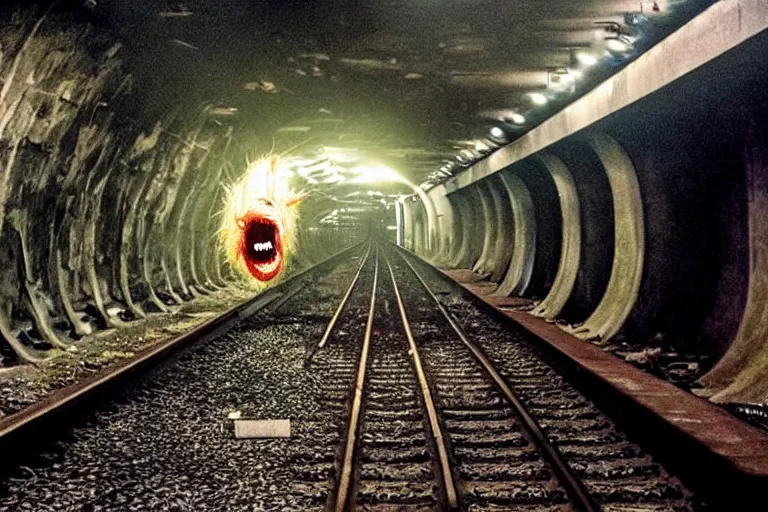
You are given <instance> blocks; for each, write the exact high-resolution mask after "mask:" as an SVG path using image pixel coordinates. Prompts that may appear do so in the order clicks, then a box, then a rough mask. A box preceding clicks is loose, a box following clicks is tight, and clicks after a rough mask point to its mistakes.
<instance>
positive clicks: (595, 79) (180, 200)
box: [0, 0, 768, 404]
mask: <svg viewBox="0 0 768 512" xmlns="http://www.w3.org/2000/svg"><path fill="white" fill-rule="evenodd" d="M438 4H439V5H438ZM766 29H768V3H766V2H765V1H763V0H721V1H696V0H689V1H683V0H677V1H673V0H669V1H659V2H656V1H643V0H609V1H598V0H583V1H575V0H569V1H559V0H553V1H542V0H536V1H533V0H531V1H528V0H525V1H516V2H512V1H501V2H484V1H476V2H475V1H470V2H462V3H457V2H438V3H435V2H417V1H413V2H400V3H393V2H373V1H371V2H368V1H365V0H358V1H342V2H320V1H307V2H301V1H286V2H277V1H274V2H256V1H250V0H231V1H228V2H221V5H219V2H203V1H200V0H188V1H186V2H171V1H164V0H135V1H130V2H117V1H106V0H105V1H102V0H83V1H76V0H54V1H50V2H12V1H11V2H3V5H2V6H0V357H1V359H0V366H2V367H4V368H5V367H7V368H10V367H13V366H17V365H22V364H37V363H40V362H42V361H44V360H47V359H48V358H51V357H56V356H57V355H60V354H63V353H66V352H67V351H68V350H70V348H71V347H72V346H76V345H77V344H78V343H80V342H81V341H80V340H81V339H83V338H87V337H88V336H89V335H92V334H93V333H95V332H97V331H100V330H104V329H118V330H119V329H121V328H123V327H124V326H126V325H130V324H131V323H132V322H137V321H141V319H143V318H146V317H147V316H148V315H158V314H165V313H168V312H169V311H172V310H173V309H174V308H176V307H177V306H179V305H182V304H185V303H187V302H190V301H194V300H197V299H198V298H199V297H201V296H205V295H211V294H213V293H215V292H217V291H220V290H224V289H232V288H246V289H247V288H248V286H249V284H248V282H247V280H244V279H243V278H242V277H240V276H239V275H237V274H236V273H235V272H233V270H232V268H231V265H230V264H229V263H228V262H227V260H226V258H225V257H224V254H223V252H222V250H221V248H220V247H219V245H218V243H217V239H218V233H219V230H220V227H221V216H222V215H223V213H222V212H223V211H224V205H225V204H226V201H227V194H228V192H229V190H230V187H231V185H232V184H234V183H235V182H236V181H237V180H238V179H239V178H240V177H241V176H242V175H243V173H244V172H245V171H246V167H247V163H248V162H251V161H254V160H255V159H258V158H264V157H269V156H272V155H278V156H279V157H280V159H281V162H282V163H281V166H282V167H281V172H282V176H283V178H284V179H285V180H289V181H290V182H291V183H293V184H294V186H295V188H296V189H297V190H298V189H300V190H304V191H306V192H307V193H308V196H307V198H306V199H305V200H304V202H303V204H302V205H301V206H300V210H299V212H300V213H299V220H298V221H297V226H296V233H295V236H296V239H297V248H296V252H295V255H294V256H293V258H292V259H291V261H290V262H289V265H288V266H287V268H286V270H285V272H286V274H288V275H290V274H291V273H294V272H296V271H298V270H301V269H302V268H307V267H309V266H310V265H312V264H313V263H316V262H319V261H321V260H323V259H324V258H327V257H328V256H330V255H331V254H334V253H336V252H338V251H339V250H341V249H342V248H344V247H348V246H351V245H352V244H354V243H357V242H360V241H363V240H364V239H366V238H367V237H368V236H369V234H370V233H371V232H372V231H381V232H383V233H385V234H387V235H389V236H390V237H391V238H392V240H393V241H396V242H397V243H399V244H400V245H402V246H403V247H405V248H406V249H409V250H411V251H413V252H415V253H416V254H418V255H420V256H422V257H424V258H426V259H427V260H429V261H431V262H432V263H434V264H435V265H437V266H439V267H442V268H446V269H465V270H468V271H471V272H473V273H474V274H475V275H476V276H477V279H478V280H484V281H485V283H486V284H487V285H488V293H489V295H490V296H495V297H523V298H528V299H531V300H533V301H534V302H533V307H532V309H531V310H530V311H529V312H528V314H530V315H534V316H537V317H541V318H544V319H546V320H548V321H550V322H553V323H555V324H556V325H558V326H559V327H560V328H561V329H562V330H564V331H565V332H567V333H570V334H572V335H573V336H575V337H577V338H579V339H582V340H583V342H584V343H593V344H596V345H598V346H608V345H609V344H612V343H629V344H633V346H635V347H638V348H636V351H640V352H643V351H645V352H644V353H646V354H651V353H652V349H654V348H656V347H662V348H663V350H664V351H672V352H675V353H678V354H684V355H688V356H690V357H692V358H694V359H695V360H696V361H697V363H696V364H697V365H698V368H699V369H700V372H699V374H698V375H697V379H698V380H697V384H696V386H695V391H696V393H697V394H699V395H700V396H703V397H706V398H709V399H710V400H712V401H715V402H718V403H739V404H765V403H766V400H768V124H767V123H766V119H768V58H766V55H768V30H766Z"/></svg>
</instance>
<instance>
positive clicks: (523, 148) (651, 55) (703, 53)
mask: <svg viewBox="0 0 768 512" xmlns="http://www.w3.org/2000/svg"><path fill="white" fill-rule="evenodd" d="M766 29H768V2H765V0H722V1H720V2H717V3H715V4H714V5H712V6H711V7H710V8H709V9H707V10H706V11H704V12H703V13H701V14H700V15H699V16H697V17H696V18H694V19H693V20H691V21H690V22H688V23H687V24H686V25H684V26H683V27H681V28H680V29H679V30H677V31H676V32H674V33H673V34H671V35H670V36H669V37H667V38H666V39H664V40H663V41H661V42H660V43H658V44H657V45H656V46H654V47H653V48H651V49H650V50H648V51H647V52H645V53H644V54H643V55H641V56H640V57H638V58H637V59H636V60H635V61H634V62H632V63H630V64H629V65H627V66H626V67H625V68H624V69H622V70H621V71H620V72H618V73H617V74H616V75H614V76H613V77H611V78H610V79H608V80H606V81H605V82H604V83H603V84H602V85H600V86H598V87H597V88H595V89H594V90H592V91H590V92H589V93H587V94H585V95H584V96H582V97H581V98H579V99H578V100H577V101H575V102H574V103H572V104H571V105H569V106H568V107H566V108H565V109H563V110H562V111H560V112H558V113H557V114H555V115H554V116H552V117H551V118H549V119H547V120H546V121H544V122H543V123H542V124H540V125H539V126H537V127H536V128H534V129H533V130H531V131H530V132H528V133H526V134H525V135H523V136H522V137H521V138H519V139H517V140H516V141H515V142H513V143H511V144H509V145H508V146H505V147H503V148H502V149H500V150H498V151H496V152H494V153H493V154H491V155H490V156H489V157H488V158H486V159H484V160H483V161H481V162H479V163H477V164H476V165H474V166H472V167H470V168H469V169H467V170H466V171H464V172H462V173H461V174H459V175H458V176H455V177H454V178H452V179H450V180H448V181H447V182H446V183H445V192H446V193H451V192H454V191H456V190H458V189H461V188H464V187H466V186H469V185H471V184H472V183H474V182H476V181H478V180H481V179H483V178H485V177H487V176H489V175H491V174H493V173H496V172H498V171H500V170H502V169H504V168H505V167H508V166H509V165H512V164H514V163H516V162H519V161H521V160H523V159H525V158H527V157H529V156H531V155H533V154H535V153H538V152H539V151H541V150H543V149H545V148H546V147H548V146H550V145H552V144H554V143H555V142H557V141H559V140H562V139H564V138H566V137H568V136H570V135H573V134H574V133H576V132H577V131H579V130H582V129H584V128H586V127H588V126H590V125H592V124H594V123H596V122H598V121H600V120H601V119H603V118H605V117H607V116H609V115H611V114H613V113H615V112H617V111H619V110H621V109H622V108H624V107H626V106H628V105H630V104H632V103H634V102H636V101H638V100H640V99H642V98H643V97H645V96H648V95H649V94H651V93H653V92H655V91H657V90H659V89H661V88H663V87H664V86H666V85H668V84H670V83H672V82H674V81H675V80H677V79H679V78H680V77H682V76H684V75H686V74H687V73H689V72H691V71H693V70H695V69H697V68H699V67H701V66H703V65H704V64H706V63H708V62H710V61H711V60H713V59H715V58H716V57H718V56H720V55H722V54H723V53H725V52H727V51H729V50H731V49H733V48H735V47H737V46H739V45H740V44H741V43H743V42H745V41H746V40H748V39H750V38H751V37H753V36H755V35H757V34H759V33H760V32H762V31H764V30H766Z"/></svg>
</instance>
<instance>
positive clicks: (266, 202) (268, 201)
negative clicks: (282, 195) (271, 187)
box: [260, 199, 274, 206]
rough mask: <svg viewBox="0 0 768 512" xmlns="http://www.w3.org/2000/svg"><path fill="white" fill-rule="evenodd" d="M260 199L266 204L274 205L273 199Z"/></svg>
mask: <svg viewBox="0 0 768 512" xmlns="http://www.w3.org/2000/svg"><path fill="white" fill-rule="evenodd" d="M260 201H261V203H262V204H264V205H266V206H274V205H273V204H272V201H270V200H269V199H261V200H260Z"/></svg>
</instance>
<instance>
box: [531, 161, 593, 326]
mask: <svg viewBox="0 0 768 512" xmlns="http://www.w3.org/2000/svg"><path fill="white" fill-rule="evenodd" d="M538 159H539V161H540V163H541V165H542V166H543V167H545V168H546V169H547V171H548V172H549V173H550V174H551V175H552V180H553V181H554V182H555V187H556V188H557V197H558V201H559V203H560V211H561V217H560V220H561V222H562V229H561V233H562V245H561V247H560V261H559V262H558V267H557V275H556V276H555V280H554V283H553V284H552V288H551V289H550V291H549V293H548V294H547V296H546V297H545V298H544V300H542V301H541V302H540V303H539V304H538V305H537V306H536V308H535V309H534V310H533V311H532V313H533V314H534V315H536V316H540V317H543V318H547V319H549V320H552V319H554V318H556V317H557V316H558V315H559V314H560V312H561V311H562V310H563V308H564V307H565V304H566V302H568V299H569V298H570V296H571V292H572V291H573V286H574V284H575V283H576V275H577V274H578V272H579V264H580V262H581V206H580V205H579V196H578V193H577V192H576V184H575V183H574V181H573V177H572V176H571V172H570V171H569V170H568V167H566V165H565V164H564V163H563V161H562V160H560V159H559V158H557V157H556V156H554V155H551V154H547V153H541V154H539V155H538Z"/></svg>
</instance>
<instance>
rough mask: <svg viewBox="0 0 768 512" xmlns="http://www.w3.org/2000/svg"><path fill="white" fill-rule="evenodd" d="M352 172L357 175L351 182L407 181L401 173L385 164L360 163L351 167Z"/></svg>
mask: <svg viewBox="0 0 768 512" xmlns="http://www.w3.org/2000/svg"><path fill="white" fill-rule="evenodd" d="M352 173H353V174H357V175H358V176H357V177H356V178H354V179H353V180H352V182H353V183H386V182H397V183H407V180H406V179H405V178H403V176H402V175H400V174H399V173H398V172H397V171H395V170H393V169H390V168H389V167H387V166H385V165H370V166H368V165H361V166H359V167H355V168H354V169H352Z"/></svg>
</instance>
